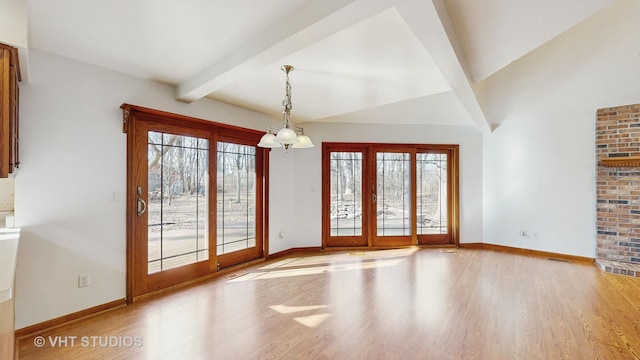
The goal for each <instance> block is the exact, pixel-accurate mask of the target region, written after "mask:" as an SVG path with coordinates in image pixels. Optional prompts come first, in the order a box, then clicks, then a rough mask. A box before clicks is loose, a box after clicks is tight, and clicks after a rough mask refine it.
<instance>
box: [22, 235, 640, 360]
mask: <svg viewBox="0 0 640 360" xmlns="http://www.w3.org/2000/svg"><path fill="white" fill-rule="evenodd" d="M244 271H246V272H247V273H246V274H244V275H242V276H238V277H236V278H234V279H229V278H227V277H219V278H216V279H213V280H211V281H208V282H205V283H202V284H200V285H197V286H194V287H190V288H185V289H182V290H179V291H176V292H172V293H169V294H165V295H162V296H160V297H156V298H152V299H149V300H145V301H142V302H139V303H136V304H133V305H131V306H127V307H124V308H119V309H116V310H113V311H110V312H108V313H105V314H102V315H98V316H95V317H93V318H90V319H87V320H82V321H80V322H77V323H74V324H69V325H65V326H63V327H60V328H57V329H54V330H50V331H48V332H45V333H43V334H40V336H41V338H35V337H30V338H25V339H22V340H21V341H20V343H19V351H20V352H19V358H20V359H640V278H631V277H624V276H619V275H612V274H605V273H603V272H601V271H600V270H599V269H598V268H596V266H594V265H593V264H585V263H567V262H563V261H556V260H549V259H546V258H540V257H531V256H524V255H516V254H510V253H503V252H495V251H488V250H480V249H460V250H457V252H444V251H441V250H439V249H415V248H410V249H396V250H381V251H367V252H350V253H347V252H345V253H331V252H329V253H326V254H323V255H318V256H315V255H314V256H295V255H293V256H289V257H287V258H279V259H276V260H274V261H270V262H266V263H262V264H259V265H256V266H253V267H250V268H247V269H245V270H244ZM238 275H241V274H238ZM71 337H75V341H74V344H73V345H71V344H70V341H69V339H71ZM60 339H63V340H64V339H66V340H67V342H66V346H61V344H60V343H59V341H60ZM38 341H43V342H44V345H43V346H41V347H37V346H35V343H36V342H38ZM53 341H58V342H57V343H56V344H55V345H53V344H52V342H53ZM129 345H131V346H129Z"/></svg>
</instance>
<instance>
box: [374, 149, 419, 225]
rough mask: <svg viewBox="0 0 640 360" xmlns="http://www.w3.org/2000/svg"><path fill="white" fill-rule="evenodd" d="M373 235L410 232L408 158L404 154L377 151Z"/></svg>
mask: <svg viewBox="0 0 640 360" xmlns="http://www.w3.org/2000/svg"><path fill="white" fill-rule="evenodd" d="M376 162H377V163H376V173H377V189H376V193H377V202H376V214H377V234H378V236H405V235H411V224H410V218H411V216H410V215H411V182H410V180H411V159H410V154H408V153H389V152H378V153H377V154H376Z"/></svg>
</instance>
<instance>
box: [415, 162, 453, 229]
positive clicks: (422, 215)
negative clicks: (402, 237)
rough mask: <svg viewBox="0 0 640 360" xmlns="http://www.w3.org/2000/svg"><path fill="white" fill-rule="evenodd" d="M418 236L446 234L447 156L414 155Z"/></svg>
mask: <svg viewBox="0 0 640 360" xmlns="http://www.w3.org/2000/svg"><path fill="white" fill-rule="evenodd" d="M416 161H417V173H418V179H417V182H418V185H417V186H418V189H417V208H418V210H417V213H418V214H417V222H418V224H417V225H418V235H424V234H446V233H447V229H448V224H447V218H448V217H447V214H448V209H447V198H448V196H447V154H416Z"/></svg>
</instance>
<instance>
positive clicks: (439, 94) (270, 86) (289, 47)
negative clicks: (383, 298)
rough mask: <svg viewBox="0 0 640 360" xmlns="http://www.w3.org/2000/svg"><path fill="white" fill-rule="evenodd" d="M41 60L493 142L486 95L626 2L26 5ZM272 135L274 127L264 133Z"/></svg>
mask: <svg viewBox="0 0 640 360" xmlns="http://www.w3.org/2000/svg"><path fill="white" fill-rule="evenodd" d="M27 2H28V5H29V23H30V28H29V37H30V47H32V48H35V49H39V50H43V51H47V52H51V53H54V54H58V55H61V56H64V57H68V58H72V59H76V60H79V61H83V62H87V63H91V64H94V65H97V66H100V67H104V68H107V69H111V70H114V71H118V72H123V73H126V74H130V75H133V76H137V77H140V78H144V79H148V80H153V81H159V82H162V83H166V84H169V85H173V86H175V88H176V99H178V100H180V101H185V102H193V101H198V100H200V99H202V98H204V97H209V98H213V99H216V100H219V101H223V102H227V103H230V104H234V105H237V106H240V107H245V108H248V109H252V110H255V111H259V112H263V113H267V114H271V115H273V116H274V117H278V116H279V114H280V111H281V110H282V106H281V101H282V98H283V97H284V74H283V73H282V72H281V70H280V66H281V65H283V64H291V65H293V66H294V67H295V70H294V71H293V72H292V73H291V75H290V79H291V84H292V88H293V90H292V100H293V110H292V118H293V119H294V120H296V121H299V122H305V121H308V122H356V123H388V124H437V125H457V126H468V127H476V128H478V129H480V130H481V131H488V130H489V129H490V123H491V122H492V121H491V119H487V118H486V116H485V113H486V112H485V111H484V110H483V108H482V104H481V101H480V100H479V99H478V97H477V95H476V92H475V90H474V89H475V88H476V86H477V83H480V82H482V81H484V80H485V79H487V78H489V77H490V76H492V75H493V74H495V73H497V72H499V71H501V70H502V69H504V68H506V67H508V66H509V64H511V63H512V62H514V61H516V60H518V59H520V58H522V57H525V56H527V54H529V53H531V52H532V51H534V50H535V49H537V48H539V47H541V46H543V45H544V44H545V43H547V42H549V41H551V40H552V39H554V38H556V37H557V36H558V35H560V34H562V33H564V32H566V31H569V30H570V29H571V28H573V27H575V26H576V25H578V24H579V23H581V22H583V21H584V20H586V19H588V18H589V17H591V16H593V15H594V14H597V13H598V12H601V11H602V10H604V9H605V8H607V7H609V6H610V5H611V4H612V3H614V2H615V1H614V0H566V1H557V0H539V1H529V0H444V1H441V0H260V1H258V0H234V1H225V0H183V1H169V0H110V1H86V0H27ZM267 125H269V124H265V127H266V126H267Z"/></svg>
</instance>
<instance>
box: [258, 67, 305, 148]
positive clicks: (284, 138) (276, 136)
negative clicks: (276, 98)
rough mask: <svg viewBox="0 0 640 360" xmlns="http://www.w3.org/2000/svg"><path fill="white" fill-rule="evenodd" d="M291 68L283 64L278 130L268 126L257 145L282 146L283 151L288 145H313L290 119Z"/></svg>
mask: <svg viewBox="0 0 640 360" xmlns="http://www.w3.org/2000/svg"><path fill="white" fill-rule="evenodd" d="M292 70H293V66H291V65H283V66H282V71H284V73H285V76H286V88H285V97H284V100H282V105H283V106H284V109H283V110H282V123H281V124H280V126H281V128H280V129H279V130H277V129H274V128H273V127H269V130H267V133H266V134H264V135H263V136H262V138H261V139H260V142H259V143H258V146H260V147H263V148H278V147H281V146H282V147H284V151H285V152H286V151H287V150H289V147H292V148H294V149H305V148H312V147H314V145H313V143H312V142H311V139H310V138H309V137H308V136H307V135H305V133H304V131H303V129H302V128H301V127H299V126H296V125H295V124H294V123H293V122H292V121H291V107H292V105H291V84H289V73H290V72H291V71H292Z"/></svg>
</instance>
